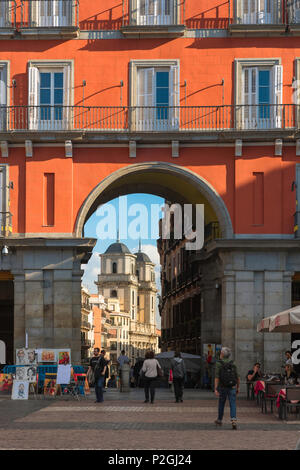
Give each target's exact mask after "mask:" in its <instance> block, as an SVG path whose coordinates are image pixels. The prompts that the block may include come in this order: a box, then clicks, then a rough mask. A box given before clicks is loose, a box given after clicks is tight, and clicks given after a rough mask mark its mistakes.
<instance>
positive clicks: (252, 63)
mask: <svg viewBox="0 0 300 470" xmlns="http://www.w3.org/2000/svg"><path fill="white" fill-rule="evenodd" d="M281 65H282V64H281V58H277V57H276V58H259V59H253V58H245V59H235V61H234V105H235V108H234V109H235V112H234V118H235V127H236V128H237V129H247V127H245V125H244V119H243V105H244V70H245V69H247V68H251V67H256V68H257V69H270V70H271V72H272V74H273V68H274V67H275V66H281ZM273 85H274V84H273ZM271 92H272V93H273V97H274V98H275V95H276V91H275V88H274V86H273V90H271ZM281 104H282V103H281ZM275 109H276V108H275ZM248 129H249V130H256V129H255V128H248ZM257 129H258V130H260V129H262V128H260V127H257ZM274 129H276V127H275V128H274Z"/></svg>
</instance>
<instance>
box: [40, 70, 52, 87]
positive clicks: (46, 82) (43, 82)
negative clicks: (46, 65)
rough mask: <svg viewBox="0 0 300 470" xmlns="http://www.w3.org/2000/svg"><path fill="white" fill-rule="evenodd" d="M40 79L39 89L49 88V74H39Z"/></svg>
mask: <svg viewBox="0 0 300 470" xmlns="http://www.w3.org/2000/svg"><path fill="white" fill-rule="evenodd" d="M40 78H41V88H50V84H51V74H50V73H44V72H42V73H41V74H40Z"/></svg>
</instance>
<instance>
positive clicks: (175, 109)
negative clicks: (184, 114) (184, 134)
mask: <svg viewBox="0 0 300 470" xmlns="http://www.w3.org/2000/svg"><path fill="white" fill-rule="evenodd" d="M179 85H180V82H179V66H178V65H172V66H171V68H170V96H171V100H170V101H171V102H170V106H171V125H172V127H173V128H174V127H175V128H178V127H179V117H180V109H179V104H180V91H179V90H180V87H179Z"/></svg>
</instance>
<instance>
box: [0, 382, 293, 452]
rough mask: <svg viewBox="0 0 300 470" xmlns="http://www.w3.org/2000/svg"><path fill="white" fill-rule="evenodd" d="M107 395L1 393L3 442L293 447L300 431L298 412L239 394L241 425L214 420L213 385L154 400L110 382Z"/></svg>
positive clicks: (160, 394) (0, 446)
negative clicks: (283, 414)
mask: <svg viewBox="0 0 300 470" xmlns="http://www.w3.org/2000/svg"><path fill="white" fill-rule="evenodd" d="M104 396H105V401H104V403H99V404H98V403H94V400H95V396H94V394H93V393H92V394H91V395H90V396H89V397H88V398H87V399H85V398H81V399H80V401H77V400H74V399H72V398H65V397H64V398H62V397H57V398H56V399H44V398H43V397H38V399H30V400H28V401H12V400H11V399H10V398H9V397H5V398H4V397H1V398H0V450H4V449H105V450H141V449H150V450H162V449H168V450H197V449H201V450H203V449H207V450H214V449H227V450H234V449H236V450H244V449H253V450H254V449H255V450H259V449H264V450H272V449H274V450H276V449H278V450H279V449H280V450H293V449H295V447H296V444H297V441H298V440H299V439H300V420H299V418H298V420H295V418H294V417H292V418H291V419H290V420H289V421H288V422H285V421H281V420H279V419H278V416H277V412H274V414H271V413H270V412H269V413H268V414H262V413H261V411H260V408H259V407H258V406H257V405H256V403H255V402H253V401H251V402H250V401H247V400H246V398H245V397H243V396H241V397H240V398H239V399H238V430H237V431H233V430H232V429H231V425H230V418H229V407H228V406H226V412H225V417H224V424H223V426H222V428H216V427H215V425H214V420H215V419H216V417H217V415H216V413H217V399H216V398H215V397H214V395H213V393H212V392H205V391H202V390H185V395H184V403H179V404H177V403H174V396H173V394H172V392H171V391H169V390H157V392H156V402H155V404H153V405H151V404H148V403H147V404H144V403H143V400H144V395H143V391H142V390H133V391H131V392H130V393H124V394H120V392H118V391H116V390H107V393H105V395H104Z"/></svg>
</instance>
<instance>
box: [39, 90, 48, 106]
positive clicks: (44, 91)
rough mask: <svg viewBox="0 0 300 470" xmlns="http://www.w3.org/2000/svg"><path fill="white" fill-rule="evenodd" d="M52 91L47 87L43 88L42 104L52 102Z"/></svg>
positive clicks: (41, 93) (41, 94)
mask: <svg viewBox="0 0 300 470" xmlns="http://www.w3.org/2000/svg"><path fill="white" fill-rule="evenodd" d="M50 99H51V93H50V90H49V89H47V88H42V89H41V92H40V104H51V102H50Z"/></svg>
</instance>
